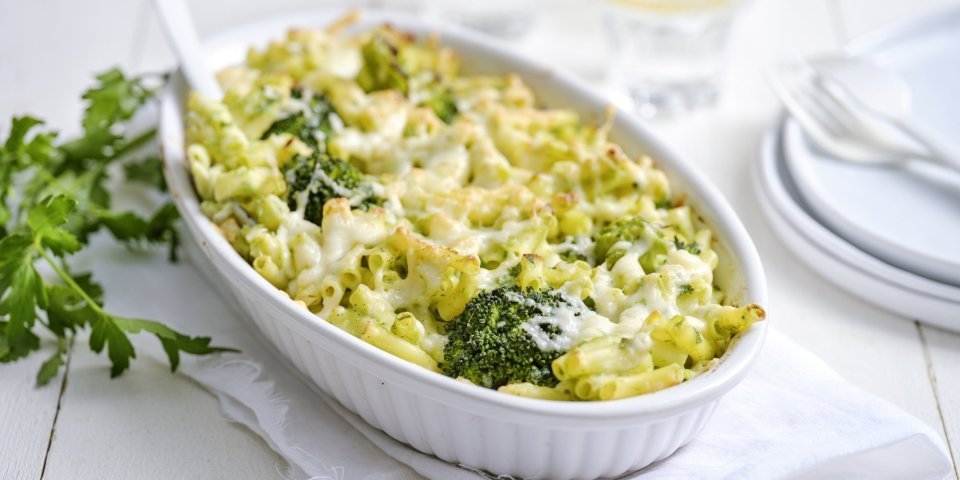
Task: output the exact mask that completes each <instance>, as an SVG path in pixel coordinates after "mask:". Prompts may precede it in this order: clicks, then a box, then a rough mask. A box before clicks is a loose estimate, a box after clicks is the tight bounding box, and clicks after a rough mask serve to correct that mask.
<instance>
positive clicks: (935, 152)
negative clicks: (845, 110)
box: [811, 58, 960, 170]
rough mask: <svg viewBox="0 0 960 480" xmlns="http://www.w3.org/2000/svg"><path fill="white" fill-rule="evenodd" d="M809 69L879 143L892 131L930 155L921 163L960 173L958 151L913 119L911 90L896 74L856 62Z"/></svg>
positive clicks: (846, 60)
mask: <svg viewBox="0 0 960 480" xmlns="http://www.w3.org/2000/svg"><path fill="white" fill-rule="evenodd" d="M811 66H812V67H813V68H814V69H815V70H816V71H817V73H819V74H820V76H821V78H820V80H821V81H820V82H818V85H819V86H820V87H822V90H823V92H824V93H825V94H827V95H831V96H833V97H834V98H835V99H836V100H838V101H839V103H840V104H842V105H846V106H848V107H849V111H850V113H852V114H854V115H860V116H863V117H864V120H866V121H864V122H863V125H864V126H865V127H867V128H871V127H872V128H873V133H875V134H876V136H877V137H878V139H883V138H884V137H885V136H889V134H890V127H893V128H894V129H895V130H896V131H898V132H900V133H902V134H903V135H904V136H906V137H907V138H908V139H909V140H911V141H913V142H914V143H916V144H918V145H919V146H921V147H922V148H923V149H925V150H926V151H927V153H929V155H925V156H924V157H923V159H924V160H930V161H933V162H934V163H939V164H941V165H943V166H946V167H950V168H953V169H957V170H960V150H958V149H957V148H956V147H955V146H954V145H952V144H951V143H950V142H948V141H946V140H944V139H943V138H942V137H941V136H940V135H939V134H937V133H935V132H933V131H932V130H930V129H929V128H927V127H926V126H924V125H923V123H922V122H920V121H917V120H915V119H914V118H913V115H912V112H911V110H912V104H913V93H912V90H911V88H910V85H909V84H907V82H906V81H905V80H904V79H903V78H901V77H900V76H899V75H897V74H896V73H895V72H893V71H891V70H890V69H887V68H883V67H881V66H879V65H877V64H876V63H874V62H872V61H869V60H867V59H858V58H842V59H826V60H819V61H815V62H812V63H811Z"/></svg>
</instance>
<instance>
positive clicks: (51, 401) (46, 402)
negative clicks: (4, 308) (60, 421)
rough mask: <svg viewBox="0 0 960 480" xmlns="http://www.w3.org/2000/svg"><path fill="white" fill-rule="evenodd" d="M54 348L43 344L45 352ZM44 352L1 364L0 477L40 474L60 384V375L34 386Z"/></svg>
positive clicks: (33, 479) (29, 476)
mask: <svg viewBox="0 0 960 480" xmlns="http://www.w3.org/2000/svg"><path fill="white" fill-rule="evenodd" d="M54 348H55V347H54V345H53V344H52V342H51V343H49V344H48V345H45V349H46V350H45V351H46V352H52V351H53V349H54ZM46 355H47V354H46V353H44V354H35V355H34V356H33V357H29V358H27V359H24V360H21V361H19V362H17V363H13V364H7V365H0V412H2V413H0V432H3V434H2V435H0V478H17V479H23V480H28V479H29V480H36V479H39V478H40V474H41V471H42V469H43V459H44V457H46V454H47V446H48V444H49V442H50V435H51V429H52V428H53V422H54V418H55V417H56V413H57V402H58V400H59V399H60V392H61V390H62V388H63V377H62V376H58V377H57V378H55V379H53V380H52V381H51V382H50V383H49V384H48V385H47V386H45V387H37V386H36V375H37V371H38V370H39V369H40V364H41V363H43V361H44V360H45V358H44V357H45V356H46Z"/></svg>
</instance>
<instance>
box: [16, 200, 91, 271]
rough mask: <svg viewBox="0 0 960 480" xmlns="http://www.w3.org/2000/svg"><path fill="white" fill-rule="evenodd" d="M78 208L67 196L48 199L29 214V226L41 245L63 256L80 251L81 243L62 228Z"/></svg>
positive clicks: (75, 202) (74, 201)
mask: <svg viewBox="0 0 960 480" xmlns="http://www.w3.org/2000/svg"><path fill="white" fill-rule="evenodd" d="M76 208H77V201H76V200H74V199H72V198H69V197H67V196H65V195H57V196H54V197H48V198H47V199H45V200H43V201H42V202H40V204H38V205H37V206H35V207H34V208H32V209H31V210H30V212H29V213H28V214H27V225H28V226H29V227H30V228H31V229H32V230H33V232H34V235H35V236H36V237H37V238H39V239H40V243H41V244H42V245H43V246H44V247H47V248H49V249H50V250H51V251H52V252H53V253H54V254H56V255H58V256H61V257H62V256H63V255H66V254H70V253H76V252H77V251H79V250H80V248H81V245H80V241H79V240H77V237H75V236H74V235H73V234H71V233H70V232H67V231H66V230H63V229H61V228H59V227H61V226H62V225H63V224H65V223H67V220H68V218H69V215H70V214H71V213H73V211H74V209H76Z"/></svg>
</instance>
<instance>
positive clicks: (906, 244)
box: [783, 8, 960, 286]
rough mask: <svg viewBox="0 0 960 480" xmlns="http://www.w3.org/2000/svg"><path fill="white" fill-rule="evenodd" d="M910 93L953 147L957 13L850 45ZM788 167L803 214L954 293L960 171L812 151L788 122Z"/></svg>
mask: <svg viewBox="0 0 960 480" xmlns="http://www.w3.org/2000/svg"><path fill="white" fill-rule="evenodd" d="M848 50H849V51H851V53H856V54H868V55H869V56H870V57H871V58H874V59H875V60H876V61H877V63H880V64H881V65H884V66H886V67H887V68H890V69H891V70H894V71H895V72H897V73H899V74H900V75H901V76H902V77H903V78H904V79H905V80H906V81H907V82H908V83H909V84H910V86H911V87H912V89H913V114H914V116H915V117H916V118H917V119H918V120H919V121H921V122H923V123H924V124H926V125H928V126H929V127H931V128H932V129H933V130H935V131H937V132H938V133H940V134H942V135H943V136H944V137H945V138H951V139H953V140H954V141H956V142H957V143H958V144H960V95H956V93H955V92H956V88H957V85H960V8H954V9H951V10H948V11H946V12H944V13H941V14H938V15H934V16H929V17H923V18H920V19H915V20H911V21H909V22H905V23H901V24H898V25H895V26H894V27H890V28H887V29H884V30H882V31H880V32H877V33H874V34H872V35H870V36H868V37H866V38H865V39H864V40H861V41H858V42H856V43H855V44H854V45H853V46H852V48H850V49H848ZM784 135H785V136H784V139H783V149H784V156H785V160H786V165H787V168H788V170H789V172H790V174H791V175H792V177H793V179H794V180H795V182H796V186H797V188H798V190H799V192H800V194H801V195H802V198H803V199H804V200H805V201H806V202H807V204H808V205H809V207H810V209H811V211H812V212H813V213H814V214H815V215H816V217H817V218H818V219H820V220H821V221H822V222H823V223H824V224H825V225H827V226H828V227H829V228H830V229H831V230H833V231H835V232H837V233H838V234H840V235H841V236H843V237H844V238H846V239H847V240H849V241H850V242H851V243H853V244H855V245H857V246H858V247H860V248H862V249H863V250H864V251H867V252H869V253H870V254H872V255H874V256H876V257H878V258H880V259H882V260H884V261H886V262H888V263H891V264H893V265H896V266H898V267H900V268H902V269H904V270H908V271H911V272H914V273H917V274H920V275H923V276H925V277H928V278H931V279H934V280H938V281H941V282H946V283H950V284H952V285H958V286H960V174H958V173H955V172H951V171H944V169H942V168H940V167H937V166H932V165H913V166H911V167H910V168H896V167H882V166H864V165H857V164H852V163H848V162H843V161H839V160H836V159H834V158H832V157H831V156H830V155H829V154H825V153H822V152H820V151H818V150H817V149H816V148H815V147H814V146H813V144H812V142H808V141H806V136H805V135H804V134H803V133H802V132H801V130H800V127H799V125H798V124H796V122H795V121H793V120H788V122H787V125H786V128H785V130H784Z"/></svg>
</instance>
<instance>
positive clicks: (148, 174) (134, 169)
mask: <svg viewBox="0 0 960 480" xmlns="http://www.w3.org/2000/svg"><path fill="white" fill-rule="evenodd" d="M162 165H163V164H162V162H161V161H160V158H159V157H147V158H144V159H143V160H140V161H138V162H131V163H128V164H126V165H124V166H123V173H124V175H125V177H126V179H127V180H129V181H131V182H140V183H142V184H144V185H149V186H151V187H154V188H156V189H157V190H159V191H161V192H166V191H167V182H166V180H164V178H163V167H162Z"/></svg>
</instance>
